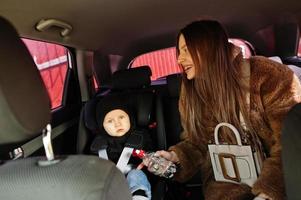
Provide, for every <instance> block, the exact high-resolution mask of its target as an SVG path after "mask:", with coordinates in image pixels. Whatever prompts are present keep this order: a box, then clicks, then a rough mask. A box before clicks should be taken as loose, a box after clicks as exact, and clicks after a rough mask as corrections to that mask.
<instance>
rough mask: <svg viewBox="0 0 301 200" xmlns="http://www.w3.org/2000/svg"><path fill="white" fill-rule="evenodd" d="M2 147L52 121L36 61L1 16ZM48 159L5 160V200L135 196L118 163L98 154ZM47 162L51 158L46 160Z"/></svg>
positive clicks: (0, 168) (1, 195) (1, 173)
mask: <svg viewBox="0 0 301 200" xmlns="http://www.w3.org/2000/svg"><path fill="white" fill-rule="evenodd" d="M0 29H1V31H0V44H1V46H0V146H1V145H7V144H11V143H19V142H23V141H27V140H29V139H32V138H33V137H35V136H37V134H39V133H41V132H42V130H43V129H44V127H46V125H47V124H48V123H49V122H50V117H51V116H50V104H49V99H48V95H47V91H46V89H45V87H44V85H43V82H42V80H41V77H40V75H39V72H38V70H37V68H36V66H35V64H34V61H33V59H32V57H31V55H30V54H29V52H28V50H27V49H26V47H25V45H24V44H23V42H22V41H21V40H20V39H19V37H18V34H17V32H16V30H15V29H14V28H13V26H12V25H11V24H10V23H9V22H8V21H7V20H5V19H3V18H1V17H0ZM43 159H45V158H43V157H31V158H26V159H18V160H12V161H1V162H0V177H1V181H0V199H3V200H4V199H5V200H11V199H22V200H41V199H43V200H53V199H56V200H71V199H72V200H80V199H85V200H88V199H89V200H105V199H106V200H110V199H112V200H113V199H114V200H121V199H122V200H127V199H131V194H130V192H129V189H128V185H127V183H126V180H125V178H124V176H123V174H122V173H121V172H120V171H119V170H118V169H117V168H116V167H115V165H114V164H112V163H111V162H108V161H106V160H102V159H99V158H98V157H96V156H82V155H78V156H76V155H73V156H63V157H60V158H57V160H59V162H57V163H56V164H49V163H48V164H49V165H46V166H42V165H39V163H40V162H39V161H40V160H43ZM43 163H44V164H45V163H47V162H43Z"/></svg>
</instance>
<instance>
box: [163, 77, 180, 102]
mask: <svg viewBox="0 0 301 200" xmlns="http://www.w3.org/2000/svg"><path fill="white" fill-rule="evenodd" d="M166 82H167V88H168V92H169V95H170V96H171V97H179V96H180V90H181V82H182V74H170V75H168V76H167V77H166Z"/></svg>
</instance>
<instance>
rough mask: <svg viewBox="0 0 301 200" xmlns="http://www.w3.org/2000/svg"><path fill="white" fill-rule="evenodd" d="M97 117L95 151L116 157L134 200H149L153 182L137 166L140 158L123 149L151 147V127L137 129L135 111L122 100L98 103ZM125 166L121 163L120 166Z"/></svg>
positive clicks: (113, 158)
mask: <svg viewBox="0 0 301 200" xmlns="http://www.w3.org/2000/svg"><path fill="white" fill-rule="evenodd" d="M96 113H97V114H98V115H97V121H98V124H99V127H100V131H99V134H98V136H97V137H96V138H95V139H94V141H93V142H92V145H91V151H92V152H93V153H96V152H98V154H99V156H100V157H102V158H105V159H108V160H111V161H113V162H114V163H115V164H117V167H118V168H122V169H121V171H122V172H124V173H125V175H126V178H127V180H128V184H129V187H130V190H131V193H132V195H133V200H150V199H151V186H150V183H149V181H148V179H147V177H146V175H145V173H144V172H143V171H142V170H138V169H136V168H135V167H136V165H137V164H139V163H140V162H141V161H140V160H139V159H138V158H134V157H132V156H130V157H128V158H127V156H124V155H129V153H123V152H125V151H126V149H127V148H125V147H130V148H131V149H132V148H139V149H142V148H143V149H146V150H148V149H150V148H151V143H152V142H151V138H150V136H149V133H148V131H146V130H137V129H136V127H135V120H134V116H133V113H132V111H131V109H130V108H129V106H126V105H124V104H122V103H117V104H116V103H115V104H114V103H113V102H109V103H108V104H103V103H102V104H101V102H100V103H99V105H97V112H96ZM118 165H120V166H123V167H120V166H118Z"/></svg>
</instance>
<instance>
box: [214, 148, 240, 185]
mask: <svg viewBox="0 0 301 200" xmlns="http://www.w3.org/2000/svg"><path fill="white" fill-rule="evenodd" d="M218 159H219V163H220V166H221V168H222V173H223V176H224V178H225V179H228V180H231V181H236V182H240V181H241V178H240V175H239V171H238V167H237V163H236V160H235V155H233V154H229V153H219V154H218ZM224 159H231V162H232V166H233V169H234V174H235V177H231V176H229V175H228V173H227V169H226V165H225V162H224Z"/></svg>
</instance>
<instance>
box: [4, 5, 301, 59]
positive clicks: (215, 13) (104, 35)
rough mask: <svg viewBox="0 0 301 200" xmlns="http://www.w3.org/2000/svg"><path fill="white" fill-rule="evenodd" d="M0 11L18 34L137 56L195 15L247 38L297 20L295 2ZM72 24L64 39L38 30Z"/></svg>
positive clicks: (162, 43) (300, 12)
mask: <svg viewBox="0 0 301 200" xmlns="http://www.w3.org/2000/svg"><path fill="white" fill-rule="evenodd" d="M0 15H2V16H4V17H6V18H7V19H9V20H10V21H11V22H12V23H13V24H14V25H15V26H16V28H17V30H18V31H19V33H20V35H21V36H23V37H29V38H35V39H40V40H45V41H52V42H56V43H61V44H65V45H67V46H70V47H74V48H78V49H83V50H97V49H98V50H100V51H101V52H105V53H107V54H117V55H124V54H139V53H142V52H147V51H150V50H154V49H159V48H163V47H169V46H172V45H174V43H175V35H176V33H177V31H178V30H179V29H180V28H181V27H183V26H184V25H185V24H187V23H189V22H191V21H193V20H196V19H200V18H204V17H205V18H208V17H210V18H213V19H217V20H219V21H221V22H222V23H223V24H224V25H225V27H226V28H227V30H228V32H229V35H230V36H231V37H241V38H244V39H247V40H248V39H250V40H251V39H252V37H253V35H254V34H255V32H257V31H258V30H260V29H262V28H264V27H266V26H269V25H271V24H273V23H277V22H279V21H294V22H296V23H298V24H300V22H301V3H300V0H286V1H284V0H266V1H264V0H253V1H242V0H227V1H226V0H224V1H222V0H186V1H185V0H172V1H171V0H169V1H168V0H49V1H42V0H26V1H20V0H1V1H0ZM49 18H53V19H59V20H63V21H64V22H67V23H68V24H70V25H71V26H72V27H73V30H72V32H71V33H70V35H69V36H68V37H65V38H62V37H61V36H60V35H59V34H58V32H57V30H50V31H47V32H39V31H37V30H36V29H35V28H34V27H35V24H37V22H39V21H40V20H41V19H49Z"/></svg>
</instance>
